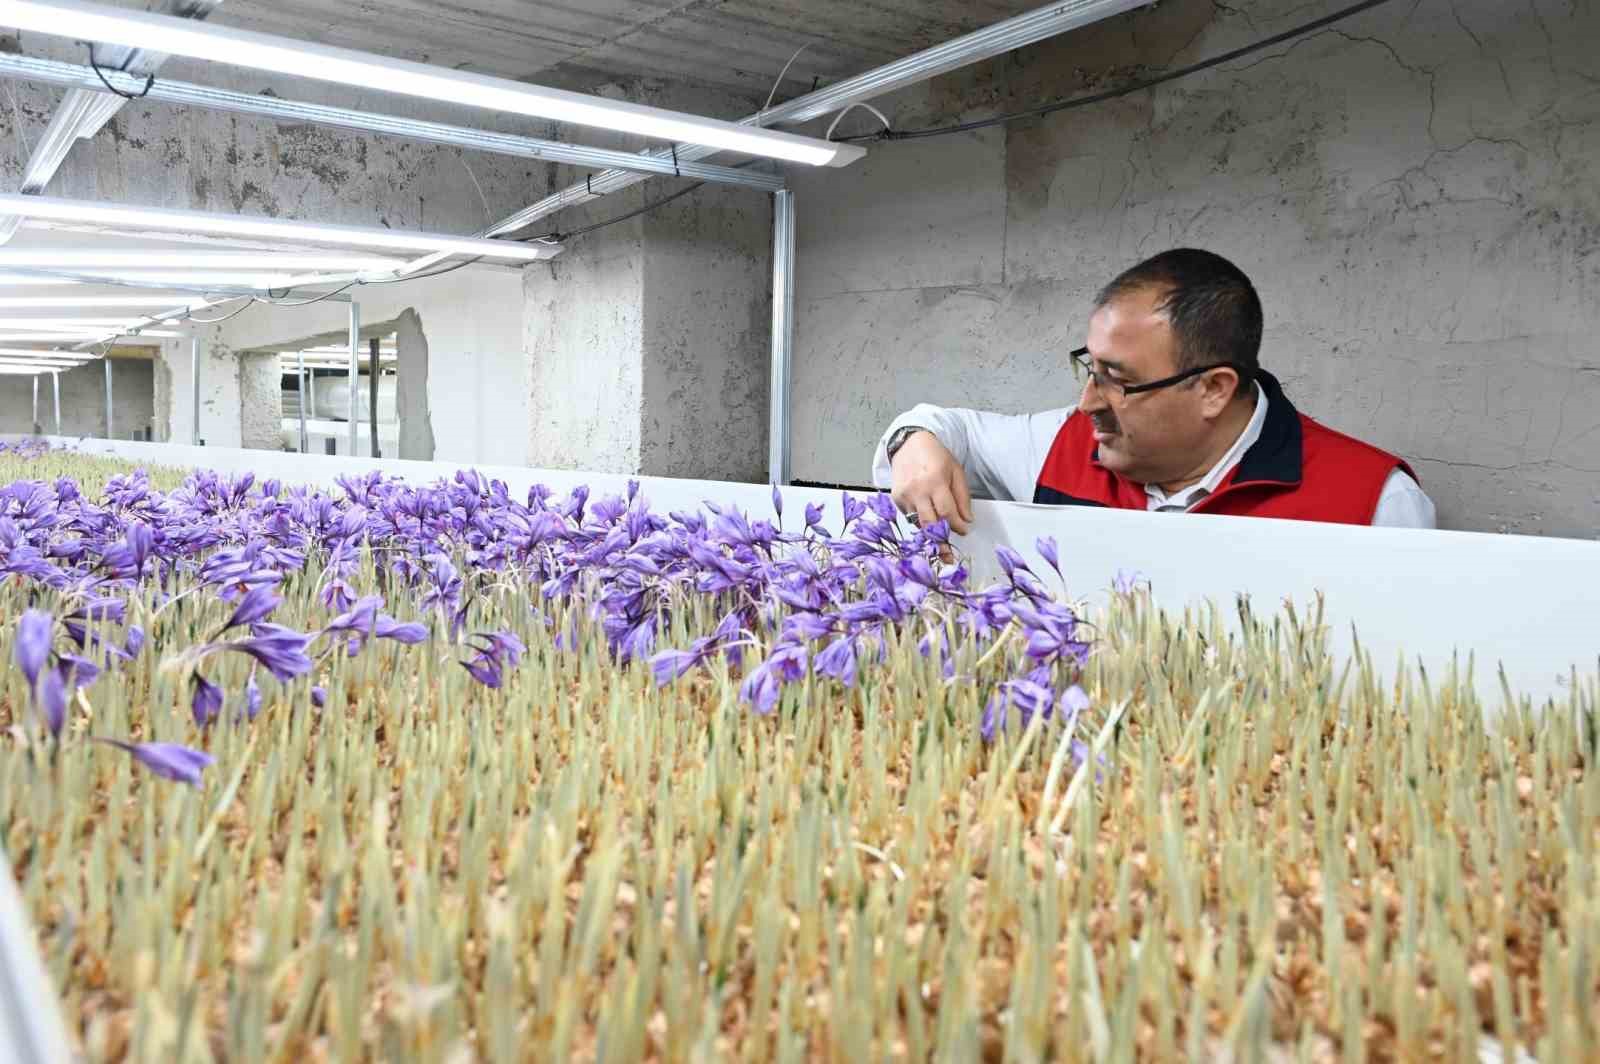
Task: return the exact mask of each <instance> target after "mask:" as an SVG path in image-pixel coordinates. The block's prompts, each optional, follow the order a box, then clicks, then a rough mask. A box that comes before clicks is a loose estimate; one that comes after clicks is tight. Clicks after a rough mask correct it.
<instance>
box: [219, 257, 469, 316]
mask: <svg viewBox="0 0 1600 1064" xmlns="http://www.w3.org/2000/svg"><path fill="white" fill-rule="evenodd" d="M482 259H483V256H482V255H475V256H473V257H472V258H470V259H465V260H463V261H461V262H457V263H453V264H451V265H449V266H445V267H442V268H440V269H437V270H429V271H428V272H426V273H410V274H407V275H406V276H404V277H389V278H383V279H363V278H360V277H358V278H356V279H355V280H353V281H346V282H345V283H344V284H342V285H340V286H339V287H338V288H335V289H334V290H333V291H331V292H323V293H322V294H321V295H318V296H313V297H312V298H310V299H301V300H297V301H289V300H285V299H282V298H279V297H275V296H273V294H272V293H273V292H274V291H279V290H278V289H272V288H269V289H267V298H266V299H262V298H260V297H259V296H251V297H250V300H251V302H253V303H260V304H262V305H264V306H269V307H309V306H310V305H311V304H313V303H321V302H323V301H324V300H328V299H332V298H333V297H334V296H337V295H342V294H344V293H345V292H348V291H349V290H350V289H352V288H355V287H356V286H357V285H369V284H399V283H401V282H402V281H425V280H427V279H428V278H430V277H443V276H444V275H445V274H447V273H454V272H455V271H457V270H459V269H461V268H462V267H464V266H471V265H472V264H473V263H475V262H480V261H482ZM281 291H283V292H285V293H288V292H292V291H294V289H292V288H285V289H281Z"/></svg>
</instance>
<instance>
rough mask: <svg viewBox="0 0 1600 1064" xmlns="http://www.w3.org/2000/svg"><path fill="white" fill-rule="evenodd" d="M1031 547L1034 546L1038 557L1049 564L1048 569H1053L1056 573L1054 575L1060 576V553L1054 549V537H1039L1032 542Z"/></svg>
mask: <svg viewBox="0 0 1600 1064" xmlns="http://www.w3.org/2000/svg"><path fill="white" fill-rule="evenodd" d="M1033 546H1034V549H1035V550H1037V551H1038V552H1039V557H1041V558H1043V559H1044V560H1045V561H1047V562H1049V563H1050V568H1052V569H1054V570H1055V571H1056V575H1057V576H1060V575H1061V555H1060V552H1059V551H1058V550H1057V549H1056V541H1055V537H1054V536H1040V537H1039V538H1038V540H1036V541H1035V542H1034V544H1033Z"/></svg>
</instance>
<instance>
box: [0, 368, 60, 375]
mask: <svg viewBox="0 0 1600 1064" xmlns="http://www.w3.org/2000/svg"><path fill="white" fill-rule="evenodd" d="M53 372H57V371H55V370H51V369H44V368H41V369H34V368H33V367H32V366H0V377H37V376H39V374H41V373H53Z"/></svg>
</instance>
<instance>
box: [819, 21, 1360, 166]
mask: <svg viewBox="0 0 1600 1064" xmlns="http://www.w3.org/2000/svg"><path fill="white" fill-rule="evenodd" d="M1388 2H1389V0H1362V2H1361V3H1358V4H1352V5H1350V6H1349V7H1345V8H1341V9H1340V10H1338V11H1335V12H1333V13H1332V14H1329V15H1324V16H1323V17H1321V18H1318V19H1313V20H1312V21H1310V22H1307V23H1304V24H1302V25H1299V26H1296V27H1294V28H1293V29H1289V30H1284V31H1283V32H1282V33H1275V34H1273V35H1272V36H1270V37H1266V38H1264V39H1262V40H1259V41H1256V42H1254V43H1252V44H1247V45H1245V46H1243V47H1241V48H1235V49H1233V50H1232V51H1230V52H1224V53H1222V54H1221V55H1216V56H1212V57H1211V58H1209V59H1202V60H1200V61H1199V62H1197V63H1191V64H1189V65H1188V66H1185V67H1179V68H1178V69H1177V70H1169V71H1167V72H1166V73H1165V74H1159V75H1157V76H1155V77H1153V78H1146V79H1145V80H1143V81H1135V82H1130V83H1129V84H1126V85H1119V86H1118V87H1116V88H1114V89H1106V90H1105V91H1104V92H1094V93H1090V94H1088V95H1086V96H1074V97H1072V98H1070V99H1066V100H1057V101H1055V102H1054V103H1047V104H1043V105H1041V106H1039V107H1030V108H1029V109H1028V110H1026V111H1014V112H1011V113H1009V114H1003V115H995V116H993V117H992V118H982V119H977V120H975V121H972V122H962V123H959V124H957V125H951V126H934V127H930V128H927V129H902V130H884V131H882V132H879V133H868V134H863V135H861V136H857V137H845V138H843V140H845V141H869V140H875V141H892V140H919V139H923V138H927V137H944V136H949V135H951V134H954V133H971V132H973V131H975V130H979V129H988V128H990V127H991V126H1000V125H1006V124H1008V123H1011V122H1019V121H1021V120H1023V119H1025V118H1043V117H1045V116H1046V115H1053V114H1055V113H1057V112H1058V111H1070V110H1073V109H1076V108H1079V107H1087V106H1089V105H1090V104H1096V103H1104V102H1105V101H1107V100H1114V99H1116V98H1117V97H1119V96H1127V95H1129V94H1131V93H1135V92H1142V91H1144V90H1145V89H1152V88H1155V87H1156V86H1157V85H1165V84H1166V83H1167V82H1169V81H1176V80H1178V79H1179V78H1186V77H1188V76H1189V75H1190V74H1198V73H1200V72H1201V71H1203V70H1210V69H1211V68H1212V67H1215V66H1221V65H1222V64H1223V63H1228V62H1232V61H1233V60H1235V59H1242V58H1244V57H1245V56H1247V55H1253V54H1254V53H1256V52H1259V51H1262V50H1263V49H1266V48H1271V47H1272V46H1273V45H1276V44H1282V43H1283V42H1285V41H1290V40H1293V39H1294V38H1296V37H1303V36H1305V35H1306V34H1308V33H1312V32H1314V31H1316V30H1320V29H1322V28H1323V27H1325V26H1331V25H1332V24H1333V23H1335V22H1340V21H1343V20H1344V19H1347V18H1350V17H1351V16H1353V15H1359V14H1361V13H1362V12H1363V11H1370V10H1371V9H1372V8H1375V7H1378V6H1379V5H1381V4H1386V3H1388Z"/></svg>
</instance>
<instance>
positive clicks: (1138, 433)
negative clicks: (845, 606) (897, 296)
mask: <svg viewBox="0 0 1600 1064" xmlns="http://www.w3.org/2000/svg"><path fill="white" fill-rule="evenodd" d="M1261 320H1262V314H1261V300H1260V298H1259V297H1258V296H1257V295H1256V291H1255V288H1254V286H1252V285H1251V283H1250V279H1249V278H1248V277H1246V276H1245V275H1244V273H1243V272H1242V271H1241V270H1240V269H1239V268H1238V267H1237V266H1235V265H1233V263H1231V262H1229V261H1228V260H1227V259H1224V258H1222V257H1221V256H1220V255H1214V254H1212V253H1211V252H1209V251H1198V250H1194V249H1188V248H1184V249H1178V250H1175V251H1168V252H1164V253H1163V254H1160V255H1157V256H1156V257H1154V258H1152V259H1148V260H1146V261H1145V262H1141V263H1140V264H1139V265H1137V266H1135V267H1133V268H1132V269H1130V270H1128V271H1126V272H1125V273H1123V274H1122V275H1121V276H1119V277H1118V278H1117V279H1116V280H1114V281H1112V282H1111V283H1110V284H1109V285H1107V286H1106V287H1105V289H1104V290H1102V291H1101V293H1100V295H1099V296H1098V297H1097V298H1096V299H1095V310H1094V313H1093V314H1092V316H1091V317H1090V318H1089V335H1088V342H1087V346H1085V347H1083V348H1080V349H1079V350H1077V351H1074V352H1072V353H1071V356H1070V357H1071V358H1072V360H1073V362H1074V363H1075V364H1076V366H1077V368H1078V369H1079V370H1081V371H1082V372H1084V373H1085V374H1086V375H1087V379H1086V380H1085V381H1084V385H1083V394H1082V396H1081V397H1080V398H1079V400H1078V405H1077V407H1076V408H1069V409H1062V410H1051V411H1048V412H1046V413H1042V414H1023V415H1018V416H1010V415H1005V414H992V413H984V412H980V411H976V410H959V409H944V408H941V407H936V406H930V405H927V404H923V405H920V406H917V407H915V408H914V409H912V410H911V411H909V412H908V413H905V414H902V415H901V416H900V417H898V418H896V419H895V420H894V422H893V423H892V424H890V426H889V430H888V431H887V432H886V433H885V434H884V437H883V439H882V441H881V442H880V443H879V445H878V450H877V454H876V456H875V459H874V462H873V481H874V482H875V483H876V484H877V485H878V486H879V487H887V488H890V489H891V492H892V496H893V498H894V501H895V504H896V505H897V506H899V507H900V510H901V511H902V512H903V513H906V514H908V515H914V516H915V517H916V518H917V519H918V520H919V521H920V522H922V523H927V522H930V521H933V520H936V519H938V518H944V519H946V520H948V521H949V522H950V526H951V528H953V529H954V530H955V531H957V532H963V533H964V532H966V531H968V529H969V528H970V526H971V522H972V506H971V502H970V494H969V487H970V488H971V489H975V490H977V491H978V492H980V493H982V494H984V495H988V496H990V497H992V498H995V499H1002V500H1031V501H1033V502H1036V503H1053V504H1058V505H1066V506H1110V507H1116V508H1118V509H1127V510H1136V509H1142V510H1150V511H1155V512H1162V513H1169V512H1190V513H1216V514H1234V515H1241V516H1256V517H1279V518H1290V519H1296V520H1302V521H1332V522H1339V523H1343V524H1371V525H1390V526H1399V527H1409V528H1433V527H1434V524H1435V515H1434V508H1433V503H1432V502H1431V501H1430V500H1429V499H1428V497H1427V496H1426V495H1425V494H1423V491H1422V488H1421V487H1420V486H1419V485H1418V483H1417V480H1416V476H1415V474H1413V473H1412V472H1411V469H1410V467H1408V466H1407V465H1406V464H1405V462H1403V461H1401V460H1400V459H1399V458H1397V457H1395V456H1394V455H1392V454H1388V453H1387V452H1384V451H1380V450H1379V449H1377V448H1376V447H1373V446H1370V445H1369V444H1365V443H1362V442H1361V441H1360V440H1355V439H1352V438H1351V437H1349V436H1345V435H1342V434H1340V433H1338V432H1335V431H1333V430H1332V429H1329V428H1326V427H1324V426H1323V425H1320V424H1318V423H1317V422H1315V421H1313V420H1311V419H1310V418H1308V417H1306V416H1305V415H1304V414H1301V413H1299V412H1298V411H1297V410H1295V408H1294V406H1293V405H1292V404H1291V403H1290V402H1289V400H1288V398H1287V397H1285V396H1284V394H1283V389H1282V388H1281V387H1279V385H1278V381H1277V379H1276V378H1275V377H1273V376H1272V374H1270V373H1268V372H1266V371H1265V370H1263V369H1262V368H1261V366H1260V363H1259V361H1258V356H1259V352H1260V348H1261Z"/></svg>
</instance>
